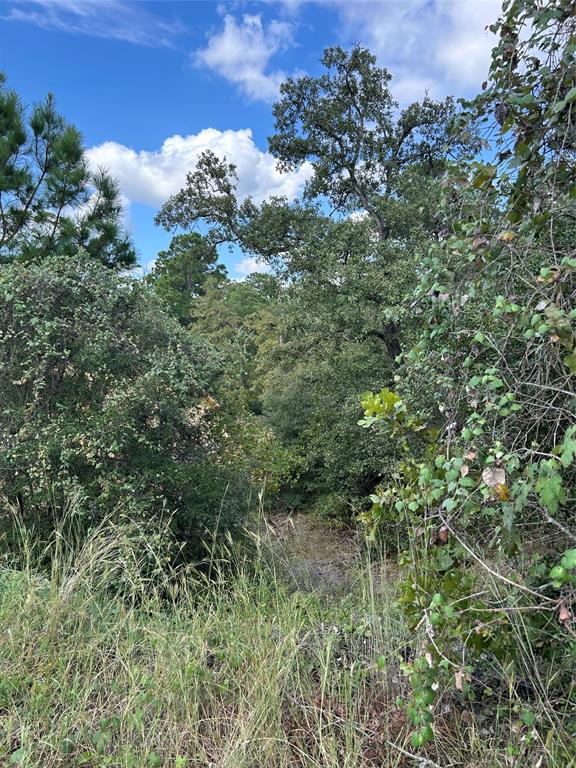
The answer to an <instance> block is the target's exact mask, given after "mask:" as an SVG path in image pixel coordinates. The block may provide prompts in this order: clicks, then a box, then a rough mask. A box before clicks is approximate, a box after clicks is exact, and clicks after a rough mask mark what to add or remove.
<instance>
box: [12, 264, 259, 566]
mask: <svg viewBox="0 0 576 768" xmlns="http://www.w3.org/2000/svg"><path fill="white" fill-rule="evenodd" d="M218 366H219V360H218V356H217V355H216V353H215V352H214V350H213V349H212V348H211V347H210V346H209V345H208V344H206V343H204V342H199V341H198V340H197V339H195V338H194V337H193V336H191V335H190V334H189V333H188V332H187V331H185V330H183V329H182V328H181V326H180V325H179V324H178V323H177V322H176V321H175V320H172V319H171V318H169V317H168V316H166V315H165V314H164V313H163V312H162V311H161V309H160V307H159V305H158V303H157V302H156V300H154V298H153V297H152V296H151V295H150V294H149V292H148V291H147V289H146V287H145V286H143V285H142V284H141V283H140V282H139V281H137V280H134V279H132V278H129V277H121V276H119V275H118V274H116V273H114V272H111V271H110V270H108V269H106V268H105V267H103V266H102V265H100V264H98V263H97V262H95V261H94V260H91V259H90V258H87V257H85V256H83V255H82V254H81V253H80V254H78V256H77V258H75V259H73V260H72V259H68V258H63V257H47V258H45V259H44V260H43V261H42V262H41V263H38V264H31V265H29V266H26V267H25V266H23V265H21V264H18V263H15V264H12V265H10V266H7V267H5V268H3V269H2V270H1V271H0V391H1V392H2V403H1V412H0V493H2V494H3V495H5V496H6V497H7V498H8V499H9V500H10V501H12V502H14V503H16V504H17V505H18V507H19V509H20V513H21V515H22V516H23V517H24V519H25V521H26V523H27V525H30V524H31V523H33V524H34V525H35V526H36V528H37V530H38V532H39V533H42V531H43V530H44V531H46V530H48V529H52V528H54V527H55V525H56V524H57V521H58V519H59V518H60V517H61V516H62V514H63V511H64V509H65V507H66V503H67V499H69V498H70V497H71V496H73V497H74V498H75V499H76V504H77V506H79V508H80V509H81V510H82V514H83V525H84V527H85V528H88V527H90V526H93V525H94V524H96V523H97V522H98V521H99V520H101V519H102V518H103V516H105V515H107V514H109V513H110V511H111V510H118V511H117V515H118V517H124V518H131V519H134V520H137V521H141V522H147V523H149V524H151V525H154V524H155V523H156V522H158V521H159V520H160V519H161V518H166V517H169V516H172V527H173V530H174V533H175V535H176V537H177V539H179V540H180V541H183V542H184V543H185V545H186V551H187V553H188V554H189V555H192V554H198V552H199V547H200V540H201V537H202V534H203V530H204V529H205V528H208V529H212V527H213V526H214V525H215V522H216V520H217V519H218V521H219V525H220V526H221V527H222V528H228V527H237V526H238V525H239V524H241V522H242V520H243V519H244V516H245V514H246V502H245V499H246V498H247V493H248V491H247V487H246V483H245V481H244V480H243V479H242V478H241V477H239V476H238V474H237V473H234V472H233V471H231V469H230V468H229V467H226V466H224V464H223V462H222V461H221V459H220V456H219V444H218V440H217V439H216V434H217V429H216V427H215V419H216V417H215V415H214V413H213V411H214V409H213V405H212V401H211V399H210V398H209V397H207V395H206V393H207V391H208V389H209V387H210V386H211V383H212V381H213V379H214V377H215V376H216V374H217V372H218Z"/></svg>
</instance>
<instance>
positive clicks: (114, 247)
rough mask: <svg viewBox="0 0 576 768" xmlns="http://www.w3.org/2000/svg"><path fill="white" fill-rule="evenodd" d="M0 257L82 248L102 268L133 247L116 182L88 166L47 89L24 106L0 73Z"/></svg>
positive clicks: (120, 263) (126, 257) (128, 259)
mask: <svg viewBox="0 0 576 768" xmlns="http://www.w3.org/2000/svg"><path fill="white" fill-rule="evenodd" d="M0 126H1V131H0V264H1V263H2V262H11V261H13V260H15V259H17V260H20V261H30V260H34V259H40V258H44V256H45V255H47V254H54V253H59V254H63V255H66V256H68V257H69V258H73V257H74V256H75V255H76V253H77V252H78V250H79V249H80V248H82V249H83V250H84V251H85V252H86V253H87V254H88V255H90V256H91V257H93V258H94V259H96V260H98V261H100V262H102V263H103V264H106V265H107V266H110V267H127V266H131V265H132V264H134V263H135V261H136V254H135V251H134V248H133V247H132V245H131V243H130V241H129V239H128V237H127V236H126V235H125V233H124V232H123V231H122V227H121V225H120V215H121V201H120V194H119V189H118V186H117V184H116V183H115V182H114V181H113V180H112V179H111V178H110V177H109V176H108V175H107V174H105V173H103V172H97V173H91V172H90V171H89V169H88V164H87V161H86V158H85V154H84V149H83V146H82V138H81V136H80V134H79V132H78V131H77V130H76V128H74V127H73V126H71V125H70V124H69V123H67V122H66V121H65V120H64V118H63V117H62V116H61V115H60V114H59V113H58V112H57V110H56V106H55V102H54V98H53V96H51V95H49V96H48V97H47V98H46V99H45V100H44V101H43V102H41V103H40V104H37V105H35V106H34V107H33V108H32V109H31V110H30V111H29V113H28V111H27V110H26V109H25V107H24V106H23V105H22V103H21V101H20V99H19V97H18V95H17V94H16V93H15V92H14V91H11V90H8V89H7V88H6V86H5V77H4V75H2V74H1V73H0Z"/></svg>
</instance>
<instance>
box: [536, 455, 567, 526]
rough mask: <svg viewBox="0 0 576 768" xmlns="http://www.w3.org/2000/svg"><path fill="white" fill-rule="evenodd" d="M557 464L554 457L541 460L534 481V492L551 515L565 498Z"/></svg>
mask: <svg viewBox="0 0 576 768" xmlns="http://www.w3.org/2000/svg"><path fill="white" fill-rule="evenodd" d="M557 465H558V462H557V461H556V460H555V459H549V460H548V461H543V462H542V463H541V464H540V473H539V476H538V480H537V481H536V493H537V494H538V498H539V500H540V503H541V504H542V505H543V506H544V507H545V508H546V509H547V510H548V512H549V513H550V514H551V515H554V514H555V513H556V512H557V511H558V506H559V504H561V503H563V502H564V501H565V500H566V493H565V491H564V488H563V487H562V477H561V476H560V473H559V472H558V470H557V469H556V467H557Z"/></svg>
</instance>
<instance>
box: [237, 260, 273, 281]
mask: <svg viewBox="0 0 576 768" xmlns="http://www.w3.org/2000/svg"><path fill="white" fill-rule="evenodd" d="M234 269H235V271H236V274H238V275H240V277H239V278H237V279H239V280H243V279H244V278H245V277H246V276H247V275H252V274H253V273H254V272H270V271H271V270H270V267H269V266H268V265H267V264H262V263H261V262H260V261H257V260H256V259H254V258H252V257H251V256H246V257H245V258H243V259H242V260H241V261H239V262H237V263H236V264H235V265H234Z"/></svg>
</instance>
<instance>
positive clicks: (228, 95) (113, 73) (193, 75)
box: [0, 0, 500, 277]
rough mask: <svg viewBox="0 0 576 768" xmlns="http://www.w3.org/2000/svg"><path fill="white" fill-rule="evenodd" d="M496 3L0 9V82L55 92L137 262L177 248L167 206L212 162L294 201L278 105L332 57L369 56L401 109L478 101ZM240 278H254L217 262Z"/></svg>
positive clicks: (89, 0)
mask: <svg viewBox="0 0 576 768" xmlns="http://www.w3.org/2000/svg"><path fill="white" fill-rule="evenodd" d="M499 8H500V0H278V1H277V2H275V1H273V0H261V2H241V1H240V0H235V1H234V2H212V1H211V0H187V1H184V0H180V1H179V2H173V1H172V0H159V1H156V2H153V1H152V0H149V1H147V0H137V1H130V0H0V70H2V71H4V72H5V73H6V74H7V76H8V79H9V84H10V85H11V86H12V87H14V88H15V89H16V90H17V91H18V92H19V93H20V94H21V96H22V98H23V99H24V101H26V102H33V101H36V100H38V99H40V98H42V97H43V96H44V95H45V94H46V93H47V92H48V91H51V92H53V93H54V94H55V95H56V98H57V101H58V105H59V107H60V110H61V111H62V112H63V114H64V115H65V116H66V118H67V119H68V120H70V121H71V122H72V123H74V124H75V125H76V126H77V127H78V128H79V129H80V130H81V131H82V133H83V136H84V139H85V144H86V146H87V147H88V148H89V157H90V160H91V162H92V163H93V164H94V165H95V166H105V167H107V168H108V169H109V170H110V171H111V172H112V173H113V175H115V176H116V177H117V178H118V180H119V183H120V186H121V189H122V192H123V195H124V197H125V200H126V221H127V224H128V226H129V227H130V229H131V230H132V232H133V237H134V240H135V242H136V246H137V248H138V251H139V257H140V262H141V264H142V265H143V266H144V268H146V265H149V264H150V263H152V261H153V259H154V257H155V255H156V253H157V252H158V250H160V249H161V248H164V247H166V245H167V244H168V242H169V239H170V236H169V235H168V234H167V233H165V232H163V231H162V230H160V229H158V228H157V227H155V226H154V224H153V218H154V214H155V213H156V211H157V210H158V208H159V206H160V205H161V204H162V202H163V201H164V200H165V199H166V198H167V197H168V196H169V195H170V194H172V193H173V192H176V191H177V190H178V189H179V188H180V187H181V186H182V184H183V182H184V180H185V176H186V172H187V171H188V170H190V169H191V168H193V166H194V161H195V158H196V157H197V155H198V153H199V152H201V151H202V150H203V149H207V148H210V149H212V150H213V151H215V152H216V153H217V154H220V155H226V156H227V157H228V159H229V160H231V161H233V162H235V163H236V164H237V166H238V172H239V176H240V191H241V193H242V194H251V195H253V196H254V197H255V198H256V199H263V198H265V197H267V196H269V195H271V194H285V195H287V196H288V197H294V196H295V195H297V194H298V192H299V191H300V190H301V188H302V185H303V184H304V181H305V179H306V176H307V173H308V170H307V168H306V167H304V168H302V169H301V170H300V171H298V172H294V173H291V174H287V175H281V174H279V173H278V171H277V170H276V168H275V163H274V160H273V158H271V157H270V155H269V154H268V153H267V151H266V149H267V144H266V137H267V136H268V135H269V134H270V133H271V132H272V128H273V123H272V118H271V104H272V103H273V101H274V99H275V97H276V95H277V92H278V85H279V83H280V82H281V81H282V79H283V78H285V77H286V76H287V75H289V74H293V73H297V72H307V73H310V74H315V73H318V72H319V64H318V59H319V58H320V56H321V54H322V51H323V49H324V48H325V47H326V46H328V45H335V44H338V45H343V46H345V47H349V46H351V45H353V44H354V43H357V42H359V43H362V44H363V45H366V46H367V47H369V48H371V49H372V50H373V51H374V52H375V53H376V54H377V55H378V58H379V63H380V64H381V65H383V66H386V67H387V68H388V69H389V70H390V72H391V73H392V75H393V76H394V80H393V90H394V91H395V94H396V96H397V98H398V99H399V101H400V102H401V103H407V102H409V101H412V100H415V99H419V98H422V96H423V95H424V93H425V92H426V91H428V92H429V93H430V94H431V95H432V96H435V97H438V98H440V97H443V96H445V95H448V94H455V95H470V94H472V93H475V92H476V91H477V90H478V89H479V86H480V83H481V82H482V80H484V79H485V75H486V71H487V63H488V56H489V51H490V48H491V45H492V39H491V36H490V35H489V33H487V32H486V31H485V26H486V25H487V24H489V23H490V22H492V21H494V20H495V19H496V18H497V16H498V13H499ZM223 260H224V261H225V263H226V264H227V266H228V268H229V271H230V274H231V276H232V277H242V276H243V275H245V274H246V273H247V272H249V271H252V269H254V268H255V265H254V264H253V263H252V262H251V260H249V259H244V258H243V257H242V255H241V254H239V253H232V254H227V253H226V254H223Z"/></svg>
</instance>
